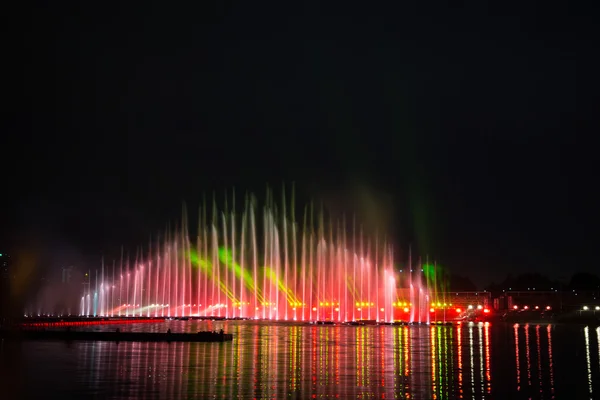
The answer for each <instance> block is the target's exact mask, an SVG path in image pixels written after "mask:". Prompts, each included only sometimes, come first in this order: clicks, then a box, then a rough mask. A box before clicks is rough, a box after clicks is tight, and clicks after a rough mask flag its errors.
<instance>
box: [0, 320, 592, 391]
mask: <svg viewBox="0 0 600 400" xmlns="http://www.w3.org/2000/svg"><path fill="white" fill-rule="evenodd" d="M221 327H223V328H224V329H225V330H226V331H228V332H231V333H233V334H234V335H235V339H234V341H233V342H230V343H171V344H167V343H119V344H117V343H110V342H74V343H70V344H67V343H62V342H24V343H18V344H17V343H10V342H2V343H0V355H1V358H0V367H1V369H0V373H1V374H0V376H2V377H3V379H2V381H1V382H2V383H1V386H2V387H0V390H1V391H2V393H3V394H7V395H8V397H4V396H3V399H4V398H6V399H12V398H39V397H40V396H48V395H52V396H60V398H83V397H86V398H87V397H92V398H114V399H121V398H123V399H124V398H168V399H180V398H223V399H233V398H248V399H251V398H257V399H282V398H289V397H291V398H301V399H304V398H340V399H346V398H400V399H403V398H404V399H408V398H413V399H433V398H438V399H442V398H447V399H460V398H463V399H490V398H496V399H507V398H511V399H529V398H532V399H552V398H556V399H562V398H565V399H588V398H595V397H596V395H597V393H598V391H599V390H600V353H599V345H600V328H593V327H576V326H561V325H508V324H496V325H490V324H474V323H465V324H461V325H456V326H443V325H435V326H433V325H432V326H424V325H419V326H361V327H350V326H341V325H336V326H315V325H303V324H297V323H291V322H287V323H285V322H279V323H275V322H268V321H224V322H199V321H167V322H164V323H159V324H153V325H149V324H142V325H123V326H122V327H121V329H122V330H127V329H131V330H149V329H151V330H155V331H165V330H166V329H172V330H173V331H174V332H177V331H187V332H195V331H197V330H206V329H220V328H221ZM93 329H109V328H106V327H104V328H103V327H98V328H93ZM110 329H111V330H112V329H115V326H111V327H110Z"/></svg>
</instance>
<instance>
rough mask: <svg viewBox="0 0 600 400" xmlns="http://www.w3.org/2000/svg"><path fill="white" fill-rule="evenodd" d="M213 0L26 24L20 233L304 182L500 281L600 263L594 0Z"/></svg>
mask: <svg viewBox="0 0 600 400" xmlns="http://www.w3.org/2000/svg"><path fill="white" fill-rule="evenodd" d="M197 3H199V4H203V5H202V6H196V7H193V8H183V7H178V6H176V5H172V4H167V3H159V2H156V3H154V2H145V3H144V5H143V6H141V3H130V2H121V4H119V5H118V6H116V7H115V6H114V5H113V6H111V5H106V4H103V3H102V4H101V3H97V2H96V3H94V2H91V3H90V2H84V3H80V4H77V5H75V4H69V5H65V4H55V3H50V2H49V3H48V4H47V5H45V6H43V5H38V6H36V7H33V8H31V9H29V10H26V11H25V12H24V13H23V15H22V16H23V18H22V19H21V18H15V19H14V20H13V21H9V22H8V23H9V32H10V34H9V35H8V36H7V38H8V39H7V41H8V42H10V44H9V45H8V47H7V48H8V49H9V50H13V49H14V50H15V56H14V57H11V58H10V61H9V63H10V64H11V65H13V66H15V73H14V75H13V76H9V77H8V80H9V81H11V82H10V84H11V86H13V85H14V86H15V87H17V88H18V89H17V95H16V96H15V97H14V101H11V104H10V105H9V106H8V108H7V109H5V112H6V113H7V115H9V118H8V121H9V124H8V126H7V129H6V132H7V133H6V134H3V139H2V141H3V142H4V143H5V145H4V146H3V147H4V151H3V159H2V162H3V164H5V168H4V171H7V176H8V177H9V179H8V183H9V185H6V186H7V192H6V193H5V194H4V195H3V197H4V201H6V202H7V206H6V207H4V210H5V218H4V221H5V224H4V229H3V231H4V233H3V238H4V240H5V243H9V244H10V246H13V245H15V244H20V245H22V243H26V242H27V241H28V240H31V238H32V237H36V238H37V239H38V240H43V241H45V240H47V241H48V242H52V243H59V245H57V248H56V249H57V250H56V251H57V252H61V251H63V250H62V249H64V248H65V247H68V248H70V249H76V252H79V253H80V254H81V255H82V256H84V257H88V258H90V257H91V258H92V259H93V258H94V257H97V256H98V255H99V254H102V253H110V252H112V251H114V249H115V248H118V247H119V246H120V245H121V244H124V245H125V246H135V245H137V244H143V243H145V242H146V240H147V238H148V236H149V235H150V234H153V233H155V232H156V230H158V229H162V228H164V226H165V224H166V223H167V222H168V221H169V220H171V219H173V218H176V217H178V216H179V214H180V211H181V202H182V201H183V200H185V201H187V202H188V204H190V206H191V207H195V205H196V204H198V202H199V201H200V199H201V196H202V192H211V191H212V190H218V191H219V193H221V192H222V191H223V190H224V189H225V188H228V187H233V186H235V187H236V188H237V189H238V190H239V191H240V192H243V191H244V190H251V191H255V192H258V193H263V192H264V188H265V185H266V183H270V184H272V185H279V184H280V182H282V181H286V182H288V183H289V182H291V181H295V182H296V183H297V185H298V191H299V193H300V196H303V197H306V198H308V197H315V198H319V197H321V196H322V197H327V198H332V197H333V198H336V199H338V200H339V199H345V201H348V199H351V201H350V203H352V201H353V200H352V199H354V198H355V197H356V198H358V197H360V196H358V194H363V195H364V193H368V194H369V195H370V196H371V197H372V198H374V199H376V200H377V199H379V200H377V203H378V204H381V207H384V208H383V209H385V212H386V213H389V215H390V220H389V221H388V224H389V225H390V226H388V227H386V228H387V229H388V230H389V231H390V232H389V233H390V234H392V235H394V237H395V238H396V239H397V242H398V247H399V248H400V247H404V248H405V246H406V245H407V243H409V242H413V243H415V245H416V246H417V247H418V248H419V250H420V251H421V252H422V253H425V252H427V253H429V254H431V255H432V256H434V257H435V258H436V259H438V260H440V262H441V263H443V264H444V265H447V266H448V267H450V268H451V269H452V270H454V271H456V272H458V273H462V274H469V275H471V276H473V277H474V279H475V280H476V281H478V282H481V283H487V281H489V280H491V279H500V278H502V277H503V276H504V275H505V274H506V273H508V272H511V273H517V272H519V271H525V270H527V271H540V272H545V273H548V274H550V275H552V276H554V277H559V276H565V275H570V273H571V272H573V271H576V270H592V271H594V270H596V266H595V258H596V257H595V252H594V249H595V238H596V237H597V236H598V234H597V231H598V228H597V226H598V225H597V224H598V213H597V210H596V208H597V204H598V195H597V188H596V187H597V183H596V181H597V180H596V175H597V173H596V171H597V167H596V153H597V147H596V146H595V140H594V136H595V135H596V134H597V132H598V131H597V129H596V127H597V120H598V91H597V87H598V85H597V83H598V78H597V71H598V66H599V65H598V64H599V63H598V55H597V48H598V46H597V45H598V43H597V41H595V39H594V37H595V33H596V32H594V31H595V29H594V28H593V26H594V20H595V18H596V16H595V14H594V13H593V12H592V10H591V9H590V10H588V9H583V8H581V9H579V8H577V6H576V5H574V4H567V3H564V4H561V5H560V6H559V7H553V6H552V5H551V4H549V3H544V5H542V6H540V7H538V8H534V7H529V6H526V5H524V4H520V3H519V4H518V5H517V6H515V7H512V6H508V5H506V3H502V4H500V5H498V4H494V3H497V2H484V1H480V2H450V3H446V4H445V5H444V6H443V7H439V6H436V7H434V6H433V5H429V7H424V9H423V10H418V9H411V8H408V7H407V8H400V7H397V8H389V9H383V8H382V9H377V8H376V7H370V6H367V5H366V3H364V4H362V5H359V6H358V7H352V6H349V5H346V6H345V7H344V8H335V9H326V8H324V7H323V6H310V7H308V6H305V7H303V6H300V3H301V2H300V3H298V5H297V6H292V5H290V4H288V3H287V2H281V3H282V4H279V5H278V6H275V7H273V5H272V4H271V5H269V6H268V7H267V6H265V7H262V6H257V5H256V4H255V2H239V4H227V5H225V4H224V3H223V2H216V3H217V4H216V5H215V4H211V2H208V1H206V2H197ZM5 78H6V77H5ZM359 188H360V189H359ZM356 201H358V200H356ZM66 254H69V255H70V254H72V252H66ZM59 258H60V257H59ZM65 262H69V261H65Z"/></svg>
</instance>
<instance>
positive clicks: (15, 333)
mask: <svg viewBox="0 0 600 400" xmlns="http://www.w3.org/2000/svg"><path fill="white" fill-rule="evenodd" d="M0 339H6V340H61V341H72V340H84V341H108V342H228V341H231V340H233V334H231V333H224V332H223V331H220V332H197V333H171V332H166V333H165V332H120V331H119V330H117V331H113V332H92V331H72V330H4V331H0Z"/></svg>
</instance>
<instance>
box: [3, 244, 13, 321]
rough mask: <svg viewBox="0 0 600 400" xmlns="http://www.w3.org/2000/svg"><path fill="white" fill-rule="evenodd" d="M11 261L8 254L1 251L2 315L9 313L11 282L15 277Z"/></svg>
mask: <svg viewBox="0 0 600 400" xmlns="http://www.w3.org/2000/svg"><path fill="white" fill-rule="evenodd" d="M10 261H11V260H10V256H9V255H8V254H6V253H0V317H1V316H5V315H7V314H8V306H9V304H10V293H11V282H12V280H13V277H14V271H13V270H12V268H13V267H12V265H11V262H10Z"/></svg>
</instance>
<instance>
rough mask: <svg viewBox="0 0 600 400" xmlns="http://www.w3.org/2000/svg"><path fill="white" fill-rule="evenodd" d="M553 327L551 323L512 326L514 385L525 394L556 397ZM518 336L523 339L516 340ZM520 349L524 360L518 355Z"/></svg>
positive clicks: (537, 396)
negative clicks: (523, 341) (515, 382)
mask: <svg viewBox="0 0 600 400" xmlns="http://www.w3.org/2000/svg"><path fill="white" fill-rule="evenodd" d="M552 329H553V327H552V325H545V326H544V325H530V324H525V325H523V326H520V325H519V324H515V325H514V326H513V342H514V345H515V371H516V378H517V387H516V389H517V392H521V393H523V395H525V396H533V397H536V398H550V399H553V398H554V397H555V387H554V384H555V383H554V355H553V345H552ZM520 337H521V339H523V338H524V340H525V343H522V342H521V343H519V342H520ZM523 353H524V356H525V359H524V360H523V358H522V357H520V355H523ZM523 363H524V364H525V365H524V366H523Z"/></svg>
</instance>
